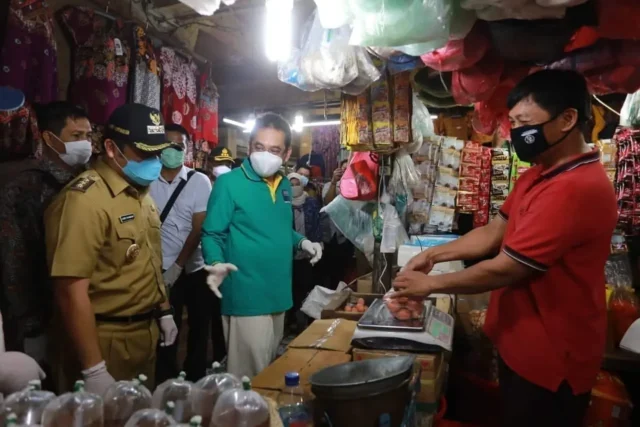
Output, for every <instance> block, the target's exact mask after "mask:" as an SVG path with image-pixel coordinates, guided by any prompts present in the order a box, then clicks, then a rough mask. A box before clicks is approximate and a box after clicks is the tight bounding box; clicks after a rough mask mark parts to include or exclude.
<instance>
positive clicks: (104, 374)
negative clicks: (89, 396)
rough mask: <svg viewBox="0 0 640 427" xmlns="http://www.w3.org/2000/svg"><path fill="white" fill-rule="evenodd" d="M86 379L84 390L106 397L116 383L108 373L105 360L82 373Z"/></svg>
mask: <svg viewBox="0 0 640 427" xmlns="http://www.w3.org/2000/svg"><path fill="white" fill-rule="evenodd" d="M82 377H83V378H84V389H85V390H86V391H88V392H89V393H94V394H97V395H98V396H104V393H105V392H106V391H107V389H108V388H109V386H110V385H111V384H113V383H115V382H116V380H114V379H113V377H112V376H111V374H110V373H109V372H108V371H107V363H106V362H105V361H104V360H103V361H102V362H100V363H98V364H97V365H96V366H94V367H93V368H89V369H85V370H84V371H82Z"/></svg>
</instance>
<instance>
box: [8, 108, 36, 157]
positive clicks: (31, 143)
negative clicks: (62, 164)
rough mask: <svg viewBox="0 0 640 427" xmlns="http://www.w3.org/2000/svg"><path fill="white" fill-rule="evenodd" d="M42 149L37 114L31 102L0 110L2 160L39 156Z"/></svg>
mask: <svg viewBox="0 0 640 427" xmlns="http://www.w3.org/2000/svg"><path fill="white" fill-rule="evenodd" d="M41 151H42V144H41V139H40V132H39V131H38V123H37V120H36V115H35V112H34V111H33V108H31V106H30V105H29V104H25V105H24V106H22V107H20V108H18V109H15V110H11V111H0V162H6V161H11V160H20V159H24V158H27V157H31V156H35V157H39V155H40V153H41Z"/></svg>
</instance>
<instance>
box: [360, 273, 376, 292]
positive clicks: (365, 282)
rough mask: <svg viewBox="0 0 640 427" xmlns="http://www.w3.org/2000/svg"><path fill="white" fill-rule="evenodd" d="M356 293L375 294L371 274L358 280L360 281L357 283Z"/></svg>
mask: <svg viewBox="0 0 640 427" xmlns="http://www.w3.org/2000/svg"><path fill="white" fill-rule="evenodd" d="M356 291H357V292H358V293H361V294H371V293H373V279H372V278H371V274H368V275H367V276H366V277H363V278H361V279H358V281H357V282H356Z"/></svg>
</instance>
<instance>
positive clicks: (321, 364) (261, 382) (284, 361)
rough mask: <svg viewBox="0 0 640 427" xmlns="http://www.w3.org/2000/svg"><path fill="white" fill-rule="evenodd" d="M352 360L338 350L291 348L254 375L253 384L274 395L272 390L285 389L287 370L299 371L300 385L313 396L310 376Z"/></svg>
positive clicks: (307, 393)
mask: <svg viewBox="0 0 640 427" xmlns="http://www.w3.org/2000/svg"><path fill="white" fill-rule="evenodd" d="M350 361H351V356H349V355H348V354H346V353H342V352H338V351H332V350H315V349H295V348H294V349H289V350H287V351H286V352H285V353H284V354H283V355H282V356H281V357H279V358H278V359H276V360H275V362H273V363H272V364H271V365H269V366H267V367H266V368H265V369H264V370H263V371H262V372H260V373H259V374H258V375H256V376H255V377H253V380H252V381H251V385H252V386H253V387H254V388H256V389H259V390H261V391H260V392H261V393H267V391H269V394H271V395H272V392H276V393H279V392H280V391H282V390H284V388H285V383H284V375H285V374H286V373H287V372H297V373H298V374H300V385H301V386H302V388H303V390H304V392H305V395H307V396H309V397H311V385H310V384H309V378H311V376H312V375H313V374H315V373H316V372H318V371H321V370H322V369H324V368H327V367H329V366H334V365H339V364H341V363H347V362H350ZM276 396H277V395H276ZM271 397H272V396H271Z"/></svg>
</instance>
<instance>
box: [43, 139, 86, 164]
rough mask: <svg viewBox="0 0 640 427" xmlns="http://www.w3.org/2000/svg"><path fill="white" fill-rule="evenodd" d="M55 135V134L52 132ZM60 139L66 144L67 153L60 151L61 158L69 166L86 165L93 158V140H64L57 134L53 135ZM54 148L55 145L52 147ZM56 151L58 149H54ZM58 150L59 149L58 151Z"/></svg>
mask: <svg viewBox="0 0 640 427" xmlns="http://www.w3.org/2000/svg"><path fill="white" fill-rule="evenodd" d="M51 135H53V134H51ZM53 136H54V137H55V138H56V139H57V140H58V141H60V142H62V143H63V144H64V149H65V151H66V153H58V156H60V159H61V160H62V161H63V162H65V163H66V164H68V165H69V166H80V165H86V164H87V162H88V161H89V159H90V158H91V153H92V152H93V148H92V147H91V141H87V140H84V141H72V142H64V141H63V140H61V139H60V138H58V137H57V136H56V135H53ZM52 148H53V147H52ZM53 151H56V150H53ZM56 152H57V151H56Z"/></svg>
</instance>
